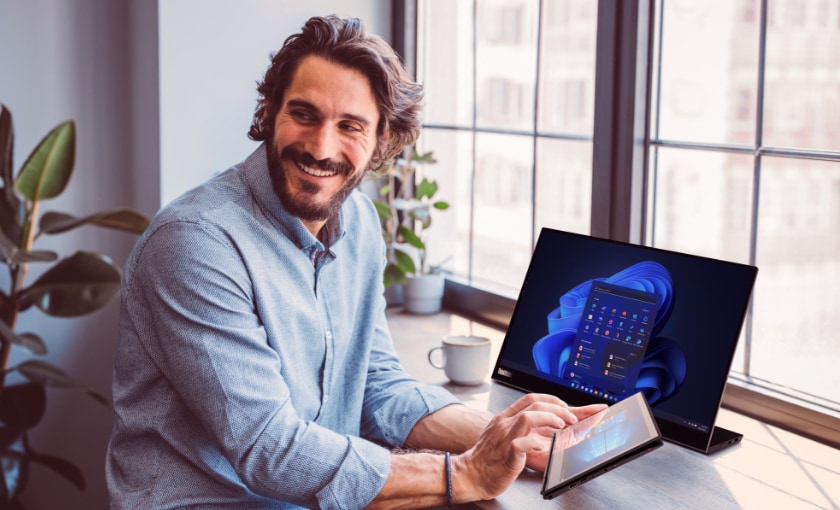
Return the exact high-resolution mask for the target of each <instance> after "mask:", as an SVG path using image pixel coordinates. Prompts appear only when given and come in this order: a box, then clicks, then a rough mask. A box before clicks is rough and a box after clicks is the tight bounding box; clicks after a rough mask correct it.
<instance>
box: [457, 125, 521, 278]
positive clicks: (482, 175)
mask: <svg viewBox="0 0 840 510" xmlns="http://www.w3.org/2000/svg"><path fill="white" fill-rule="evenodd" d="M532 144H533V139H532V138H531V137H526V136H510V135H495V134H486V133H478V134H477V135H476V167H475V205H474V207H475V219H474V224H473V232H472V241H473V277H474V278H475V279H477V280H479V281H483V282H487V283H488V284H492V285H494V286H496V287H497V288H498V289H500V290H502V289H508V293H510V292H512V291H514V289H519V287H520V286H521V285H522V279H523V278H524V277H525V270H526V269H527V267H528V263H529V262H530V260H531V248H532V244H531V243H532V238H531V232H532V231H533V225H532V219H531V215H532V211H533V209H532V207H533V197H532V182H533V180H532V172H533V167H534V163H533V159H532V154H533V145H532Z"/></svg>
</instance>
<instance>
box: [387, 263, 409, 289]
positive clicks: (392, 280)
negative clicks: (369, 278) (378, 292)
mask: <svg viewBox="0 0 840 510" xmlns="http://www.w3.org/2000/svg"><path fill="white" fill-rule="evenodd" d="M407 281H408V278H406V276H405V272H404V271H403V270H402V269H400V268H399V267H397V265H396V264H388V265H387V266H385V273H384V275H383V282H384V284H385V286H386V287H388V286H389V285H401V284H403V283H405V282H407Z"/></svg>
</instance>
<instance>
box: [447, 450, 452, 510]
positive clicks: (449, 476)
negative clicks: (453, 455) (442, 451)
mask: <svg viewBox="0 0 840 510" xmlns="http://www.w3.org/2000/svg"><path fill="white" fill-rule="evenodd" d="M446 496H447V497H448V498H449V506H450V507H451V506H452V504H453V501H452V466H451V464H450V462H449V452H446Z"/></svg>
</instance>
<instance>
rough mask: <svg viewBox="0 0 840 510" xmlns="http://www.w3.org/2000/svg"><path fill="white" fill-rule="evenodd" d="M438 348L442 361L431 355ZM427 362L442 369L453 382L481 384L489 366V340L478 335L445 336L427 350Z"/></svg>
mask: <svg viewBox="0 0 840 510" xmlns="http://www.w3.org/2000/svg"><path fill="white" fill-rule="evenodd" d="M438 350H440V351H441V352H442V354H443V356H442V361H441V362H437V361H436V360H435V359H434V358H433V357H432V355H433V354H434V353H435V351H438ZM429 363H431V364H432V366H433V367H435V368H440V369H443V371H444V372H445V373H446V377H448V378H449V380H450V381H452V382H453V383H455V384H464V385H476V384H481V383H482V381H484V378H485V377H486V376H487V370H488V369H489V368H490V340H489V339H487V338H484V337H480V336H471V335H458V336H445V337H443V340H442V341H441V345H440V346H438V347H432V348H431V349H430V350H429Z"/></svg>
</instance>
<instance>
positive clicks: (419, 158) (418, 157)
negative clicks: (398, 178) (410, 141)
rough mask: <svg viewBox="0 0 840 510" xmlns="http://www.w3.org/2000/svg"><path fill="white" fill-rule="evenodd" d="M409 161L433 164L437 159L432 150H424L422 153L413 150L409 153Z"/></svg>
mask: <svg viewBox="0 0 840 510" xmlns="http://www.w3.org/2000/svg"><path fill="white" fill-rule="evenodd" d="M411 161H414V162H415V163H423V164H434V163H437V160H436V159H435V157H434V153H433V151H429V152H424V153H423V154H420V153H418V152H417V151H414V152H412V153H411Z"/></svg>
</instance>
